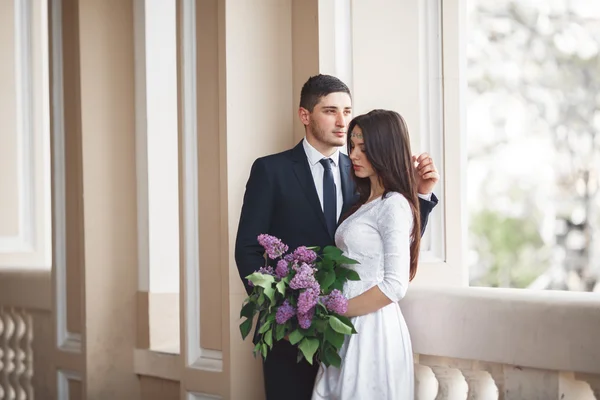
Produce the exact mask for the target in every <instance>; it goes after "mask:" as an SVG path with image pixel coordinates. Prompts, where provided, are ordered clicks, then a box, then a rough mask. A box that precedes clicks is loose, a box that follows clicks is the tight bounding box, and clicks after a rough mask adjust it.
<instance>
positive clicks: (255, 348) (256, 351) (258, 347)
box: [253, 342, 260, 357]
mask: <svg viewBox="0 0 600 400" xmlns="http://www.w3.org/2000/svg"><path fill="white" fill-rule="evenodd" d="M259 352H260V342H259V343H256V346H254V351H253V353H254V357H256V355H257V354H259Z"/></svg>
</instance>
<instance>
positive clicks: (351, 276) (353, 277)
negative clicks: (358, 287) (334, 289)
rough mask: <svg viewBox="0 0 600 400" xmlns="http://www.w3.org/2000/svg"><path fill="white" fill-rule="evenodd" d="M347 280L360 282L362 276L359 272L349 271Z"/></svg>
mask: <svg viewBox="0 0 600 400" xmlns="http://www.w3.org/2000/svg"><path fill="white" fill-rule="evenodd" d="M346 279H348V280H349V281H360V276H359V275H358V272H356V271H353V270H349V272H348V275H347V276H346Z"/></svg>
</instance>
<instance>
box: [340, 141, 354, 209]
mask: <svg viewBox="0 0 600 400" xmlns="http://www.w3.org/2000/svg"><path fill="white" fill-rule="evenodd" d="M350 168H352V163H351V162H350V159H349V158H348V156H347V155H345V154H344V153H340V177H341V180H342V196H343V197H344V206H343V207H342V214H341V215H344V214H345V213H346V211H348V209H349V208H350V207H352V205H353V204H354V203H355V202H356V200H357V196H356V193H354V189H355V188H354V182H353V181H352V175H351V174H350Z"/></svg>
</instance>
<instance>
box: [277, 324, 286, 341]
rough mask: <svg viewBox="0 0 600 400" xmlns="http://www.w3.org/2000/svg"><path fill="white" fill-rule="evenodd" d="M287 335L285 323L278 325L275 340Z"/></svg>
mask: <svg viewBox="0 0 600 400" xmlns="http://www.w3.org/2000/svg"><path fill="white" fill-rule="evenodd" d="M284 337H285V324H283V325H277V327H276V328H275V340H278V341H279V340H281V339H283V338H284Z"/></svg>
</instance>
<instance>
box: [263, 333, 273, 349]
mask: <svg viewBox="0 0 600 400" xmlns="http://www.w3.org/2000/svg"><path fill="white" fill-rule="evenodd" d="M264 341H265V343H266V344H267V346H269V348H272V347H273V330H272V329H269V330H268V331H266V332H265V335H264Z"/></svg>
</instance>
